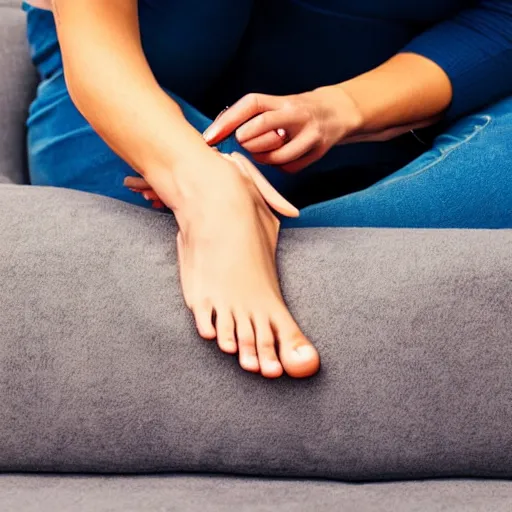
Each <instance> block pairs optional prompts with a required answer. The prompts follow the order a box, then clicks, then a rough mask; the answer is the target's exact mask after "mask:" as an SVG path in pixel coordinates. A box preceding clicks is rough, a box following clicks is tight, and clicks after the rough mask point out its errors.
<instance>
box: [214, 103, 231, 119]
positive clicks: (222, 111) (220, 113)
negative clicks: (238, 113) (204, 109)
mask: <svg viewBox="0 0 512 512" xmlns="http://www.w3.org/2000/svg"><path fill="white" fill-rule="evenodd" d="M228 108H229V105H227V106H226V108H224V110H221V111H220V112H219V115H218V116H217V117H216V118H215V120H214V121H213V122H215V121H217V120H218V119H219V117H220V116H221V115H222V114H224V112H226V110H228Z"/></svg>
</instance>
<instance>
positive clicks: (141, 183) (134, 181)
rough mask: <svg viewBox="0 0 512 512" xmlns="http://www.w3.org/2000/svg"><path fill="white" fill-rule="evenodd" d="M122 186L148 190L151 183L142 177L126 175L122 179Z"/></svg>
mask: <svg viewBox="0 0 512 512" xmlns="http://www.w3.org/2000/svg"><path fill="white" fill-rule="evenodd" d="M124 186H125V187H128V188H135V189H137V190H148V189H150V188H151V185H149V183H148V182H147V181H146V180H145V179H144V178H137V177H135V176H127V177H126V178H125V179H124Z"/></svg>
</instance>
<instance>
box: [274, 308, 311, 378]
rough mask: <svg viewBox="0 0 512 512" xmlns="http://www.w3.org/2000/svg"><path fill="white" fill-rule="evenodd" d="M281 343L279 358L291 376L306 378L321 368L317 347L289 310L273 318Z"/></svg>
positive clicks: (279, 342) (278, 339)
mask: <svg viewBox="0 0 512 512" xmlns="http://www.w3.org/2000/svg"><path fill="white" fill-rule="evenodd" d="M273 326H274V329H275V332H276V335H277V341H278V344H279V359H280V360H281V364H282V365H283V367H284V369H285V371H286V373H287V374H288V375H289V376H290V377H295V378H298V379H300V378H304V377H310V376H311V375H314V374H315V373H316V372H317V371H318V370H319V369H320V356H319V355H318V352H317V350H316V348H315V347H314V346H313V345H312V344H311V342H310V341H309V340H308V339H307V338H306V336H304V334H302V332H301V330H300V329H299V326H298V325H297V323H296V322H295V320H294V319H293V318H292V316H291V315H290V313H288V311H285V312H283V313H282V314H280V315H276V316H275V317H274V318H273Z"/></svg>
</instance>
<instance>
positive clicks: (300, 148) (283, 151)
mask: <svg viewBox="0 0 512 512" xmlns="http://www.w3.org/2000/svg"><path fill="white" fill-rule="evenodd" d="M316 144H317V140H316V138H315V136H314V135H313V134H312V133H310V132H308V131H306V130H303V131H302V132H300V133H299V134H298V135H297V136H295V137H294V138H293V139H292V140H291V141H290V142H288V143H287V144H285V145H284V146H283V147H282V148H279V149H276V150H275V151H271V152H270V153H265V154H261V155H255V157H254V158H255V160H256V161H258V162H260V163H263V164H267V165H286V164H289V163H291V162H294V161H295V160H298V159H299V158H302V157H303V156H304V155H306V154H307V153H309V152H310V151H311V150H312V149H314V147H315V145H316Z"/></svg>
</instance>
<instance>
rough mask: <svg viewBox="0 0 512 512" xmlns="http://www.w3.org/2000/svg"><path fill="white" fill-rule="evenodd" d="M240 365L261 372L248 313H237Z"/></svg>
mask: <svg viewBox="0 0 512 512" xmlns="http://www.w3.org/2000/svg"><path fill="white" fill-rule="evenodd" d="M235 323H236V337H237V340H238V353H239V359H240V366H241V367H242V368H243V369H244V370H247V371H248V372H259V371H260V365H259V363H258V356H257V352H256V339H255V336H254V328H253V326H252V323H251V320H250V318H249V316H248V315H246V314H243V313H242V314H237V315H235Z"/></svg>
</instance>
